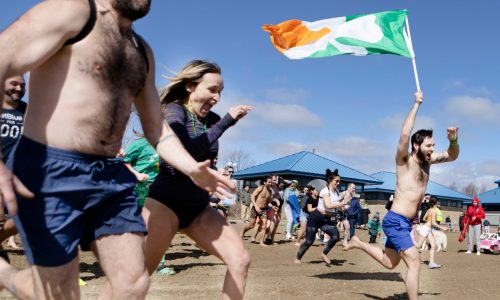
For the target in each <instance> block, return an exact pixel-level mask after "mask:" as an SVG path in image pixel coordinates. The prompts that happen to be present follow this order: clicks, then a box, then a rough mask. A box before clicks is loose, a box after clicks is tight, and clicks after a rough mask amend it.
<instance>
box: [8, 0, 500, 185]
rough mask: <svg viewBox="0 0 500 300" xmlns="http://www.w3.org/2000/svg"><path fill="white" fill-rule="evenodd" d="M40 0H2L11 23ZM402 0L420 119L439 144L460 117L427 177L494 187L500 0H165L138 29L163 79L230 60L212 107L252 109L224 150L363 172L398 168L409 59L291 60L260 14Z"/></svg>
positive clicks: (499, 166) (287, 15)
mask: <svg viewBox="0 0 500 300" xmlns="http://www.w3.org/2000/svg"><path fill="white" fill-rule="evenodd" d="M36 2H38V1H31V0H25V1H1V2H0V11H1V12H2V18H1V20H0V28H2V29H3V28H5V27H6V26H7V25H8V24H9V23H10V22H12V21H13V20H14V19H15V18H17V17H18V16H19V15H20V14H21V13H22V12H23V11H25V10H26V9H28V8H29V7H31V6H32V5H33V4H34V3H36ZM393 9H407V10H408V12H409V17H410V25H411V34H412V38H413V46H414V49H415V53H416V56H417V66H418V71H419V75H420V83H421V87H422V90H423V91H424V94H425V99H424V103H423V105H422V106H421V108H420V111H419V114H418V118H417V124H416V127H415V128H417V129H419V128H433V129H434V131H435V139H436V147H437V150H438V151H443V150H445V149H446V148H447V146H448V142H447V140H446V133H445V131H446V127H448V126H458V127H460V131H459V134H460V139H459V142H460V146H461V153H460V157H459V159H458V160H457V161H456V162H453V163H448V164H443V165H435V166H433V168H432V170H431V180H434V181H436V182H438V183H441V184H444V185H450V184H452V183H456V184H457V185H458V186H459V187H462V186H465V185H466V184H468V183H469V182H474V183H476V184H477V185H478V186H484V187H485V188H486V189H491V188H493V187H494V186H495V184H494V183H493V181H494V180H497V179H500V158H499V156H498V154H499V153H500V150H499V148H500V147H499V145H500V139H499V134H498V128H499V125H500V97H499V95H500V90H499V89H500V76H499V75H498V70H499V67H500V58H499V57H500V56H499V54H498V49H499V48H500V34H499V28H500V18H499V17H498V12H499V11H500V2H498V1H488V0H476V1H452V0H441V1H361V0H350V1H347V0H345V1H334V0H330V1H326V0H324V1H319V0H309V1H303V0H302V1H294V0H287V1H285V0H272V1H271V0H266V1H264V0H254V1H227V0H218V1H201V0H199V1H194V0H193V1H159V0H153V6H152V11H151V12H150V14H149V15H148V16H146V17H145V18H144V19H142V20H140V21H138V22H137V24H136V25H135V29H136V31H137V32H139V33H140V34H141V35H142V36H143V37H144V38H145V39H146V40H147V41H148V42H149V43H150V45H151V46H152V48H153V50H154V52H155V56H156V65H157V85H158V86H162V85H164V84H165V83H166V82H167V81H166V80H165V79H163V78H162V77H161V75H162V73H163V74H165V73H166V70H167V69H169V70H173V71H176V70H179V69H180V68H181V67H182V66H183V65H184V64H185V63H187V62H188V61H189V60H191V59H195V58H201V59H208V60H212V61H215V62H217V63H219V64H220V65H221V67H222V68H223V76H224V80H225V87H226V88H225V90H224V92H223V95H222V100H221V103H220V104H219V105H218V106H217V107H216V108H215V111H216V112H218V113H220V114H223V113H225V112H226V111H227V108H228V107H230V106H232V105H237V104H250V105H252V106H254V110H253V111H252V112H251V114H250V115H249V116H248V117H247V118H245V119H243V120H242V121H241V122H240V123H238V124H237V125H236V126H235V127H233V128H231V129H230V130H229V131H227V132H226V134H225V135H224V136H223V138H222V139H221V155H220V157H224V153H227V152H230V151H233V150H238V149H243V150H244V151H246V152H248V153H249V155H250V156H251V158H252V159H253V160H254V161H255V162H256V163H263V162H266V161H268V160H271V159H275V158H278V157H280V156H283V155H287V154H292V153H295V152H297V151H302V150H309V151H312V150H313V149H315V151H316V153H317V154H319V155H322V156H325V157H327V158H330V159H333V160H335V161H337V162H339V163H343V164H346V165H348V166H351V167H353V168H355V169H358V170H360V171H362V172H364V173H368V174H370V173H372V172H377V171H394V169H395V168H394V155H395V149H396V143H397V140H398V136H399V131H400V128H401V124H402V121H403V119H404V117H405V116H406V114H407V113H408V111H409V109H410V107H411V105H412V103H413V93H414V92H415V89H416V88H415V82H414V77H413V71H412V66H411V61H410V60H409V59H406V58H404V57H400V56H394V55H372V56H367V57H354V56H337V57H330V58H321V59H307V60H289V59H287V58H286V57H285V56H283V55H281V54H280V53H278V52H277V51H276V50H275V49H274V48H273V47H272V45H271V43H270V41H269V37H268V35H267V33H265V32H263V31H262V30H261V25H263V24H277V23H280V22H282V21H285V20H289V19H301V20H307V21H315V20H319V19H325V18H332V17H338V16H345V15H352V14H361V13H371V12H379V11H385V10H393Z"/></svg>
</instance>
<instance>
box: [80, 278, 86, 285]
mask: <svg viewBox="0 0 500 300" xmlns="http://www.w3.org/2000/svg"><path fill="white" fill-rule="evenodd" d="M78 285H79V286H86V285H87V282H85V280H83V279H81V278H78Z"/></svg>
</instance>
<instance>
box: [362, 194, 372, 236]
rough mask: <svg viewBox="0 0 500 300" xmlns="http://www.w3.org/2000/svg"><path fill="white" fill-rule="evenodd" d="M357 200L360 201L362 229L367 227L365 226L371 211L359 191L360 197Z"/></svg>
mask: <svg viewBox="0 0 500 300" xmlns="http://www.w3.org/2000/svg"><path fill="white" fill-rule="evenodd" d="M359 201H360V204H361V215H362V223H361V227H362V228H363V229H366V228H367V227H366V226H367V224H368V220H369V219H370V214H371V211H370V209H369V208H368V203H366V200H365V198H364V195H363V193H361V198H360V199H359Z"/></svg>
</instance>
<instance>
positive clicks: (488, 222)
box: [483, 219, 490, 233]
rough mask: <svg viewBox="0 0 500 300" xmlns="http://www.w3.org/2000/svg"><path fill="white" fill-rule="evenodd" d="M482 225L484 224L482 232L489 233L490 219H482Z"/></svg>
mask: <svg viewBox="0 0 500 300" xmlns="http://www.w3.org/2000/svg"><path fill="white" fill-rule="evenodd" d="M483 226H484V233H490V221H488V219H484V221H483Z"/></svg>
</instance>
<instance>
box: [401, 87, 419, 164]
mask: <svg viewBox="0 0 500 300" xmlns="http://www.w3.org/2000/svg"><path fill="white" fill-rule="evenodd" d="M423 98H424V95H423V93H422V92H421V91H417V92H415V102H414V103H413V107H412V108H411V111H410V113H409V114H408V116H407V117H406V119H405V121H404V123H403V127H402V128H401V134H400V136H399V143H398V149H397V152H396V164H397V165H402V164H404V163H405V162H406V159H407V158H408V146H409V144H410V134H411V131H412V129H413V125H414V124H415V118H416V116H417V111H418V108H419V107H420V104H421V103H422V100H423Z"/></svg>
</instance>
